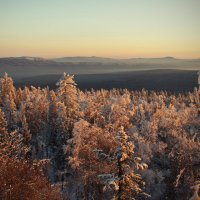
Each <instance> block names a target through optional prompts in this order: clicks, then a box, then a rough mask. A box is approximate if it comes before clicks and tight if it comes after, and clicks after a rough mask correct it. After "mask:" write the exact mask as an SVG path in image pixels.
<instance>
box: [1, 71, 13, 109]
mask: <svg viewBox="0 0 200 200" xmlns="http://www.w3.org/2000/svg"><path fill="white" fill-rule="evenodd" d="M8 95H9V99H11V100H12V101H14V102H15V99H16V89H15V87H14V85H13V80H12V78H11V77H9V76H8V74H7V73H5V75H4V77H2V78H0V106H3V105H4V103H5V98H6V97H7V96H8Z"/></svg>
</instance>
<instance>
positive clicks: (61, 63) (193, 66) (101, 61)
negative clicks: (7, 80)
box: [0, 56, 200, 77]
mask: <svg viewBox="0 0 200 200" xmlns="http://www.w3.org/2000/svg"><path fill="white" fill-rule="evenodd" d="M152 69H159V70H160V69H176V70H196V71H197V70H200V59H177V58H173V57H169V56H168V57H163V58H128V59H115V58H104V57H96V56H92V57H64V58H55V59H54V58H53V59H46V58H40V57H30V56H22V57H6V58H0V74H2V73H5V72H7V73H8V74H9V75H11V76H13V77H28V76H38V75H39V76H40V75H48V74H55V75H56V74H62V73H63V72H64V71H65V72H67V73H70V74H104V73H115V72H124V71H126V72H127V71H145V70H152Z"/></svg>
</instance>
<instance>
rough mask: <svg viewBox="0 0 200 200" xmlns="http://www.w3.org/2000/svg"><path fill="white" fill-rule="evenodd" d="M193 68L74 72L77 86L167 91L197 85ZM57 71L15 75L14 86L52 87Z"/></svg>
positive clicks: (184, 90)
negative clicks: (102, 72)
mask: <svg viewBox="0 0 200 200" xmlns="http://www.w3.org/2000/svg"><path fill="white" fill-rule="evenodd" d="M196 72H197V71H183V70H148V71H132V72H120V73H119V72H115V73H107V74H79V75H77V76H75V81H76V82H77V84H78V87H79V88H80V89H82V90H85V89H91V88H94V89H101V88H104V89H112V88H127V89H130V90H141V89H142V88H145V89H148V90H157V91H158V90H167V91H171V92H175V93H177V92H188V91H193V89H194V87H197V73H196ZM59 78H60V75H43V76H34V77H27V78H24V79H17V78H15V79H14V80H15V84H16V85H17V86H18V87H23V86H25V85H34V86H41V87H45V86H49V87H50V88H52V89H54V88H56V82H57V81H58V80H59Z"/></svg>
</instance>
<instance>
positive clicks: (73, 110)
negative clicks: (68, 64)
mask: <svg viewBox="0 0 200 200" xmlns="http://www.w3.org/2000/svg"><path fill="white" fill-rule="evenodd" d="M73 79H74V76H70V75H68V74H66V73H64V74H63V77H62V78H61V79H60V80H59V81H58V83H57V86H59V88H58V89H57V95H58V99H59V100H60V101H61V102H62V103H64V104H65V106H66V108H67V109H66V114H67V117H68V118H70V119H71V120H70V121H69V124H68V125H69V128H70V129H71V130H72V127H73V123H74V122H75V121H76V119H77V118H78V115H79V103H78V93H77V88H76V83H75V82H74V80H73Z"/></svg>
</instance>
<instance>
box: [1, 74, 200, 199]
mask: <svg viewBox="0 0 200 200" xmlns="http://www.w3.org/2000/svg"><path fill="white" fill-rule="evenodd" d="M199 188H200V90H199V89H197V88H194V91H192V92H188V93H184V94H183V93H180V94H176V95H175V94H170V93H168V92H165V91H159V92H158V91H157V92H155V91H147V90H145V89H143V90H141V91H128V90H126V89H112V90H103V89H102V90H97V91H95V90H90V91H81V90H79V89H78V88H77V87H76V83H75V82H74V79H73V76H70V75H68V74H66V73H64V74H63V76H62V77H61V79H60V80H59V81H58V82H57V90H50V89H49V88H48V87H47V88H40V87H38V88H36V87H33V86H31V87H24V88H18V89H17V88H15V86H14V83H13V80H12V78H11V77H9V76H8V75H7V74H5V75H4V76H3V77H2V78H0V199H8V200H21V199H29V200H36V199H37V200H38V199H52V200H54V199H70V200H71V199H72V200H75V199H77V200H78V199H95V200H110V199H113V200H114V199H116V200H117V199H118V200H129V199H153V200H159V199H171V200H172V199H177V200H184V199H191V200H199V199H200V197H199V196H200V195H199V194H198V193H199Z"/></svg>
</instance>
